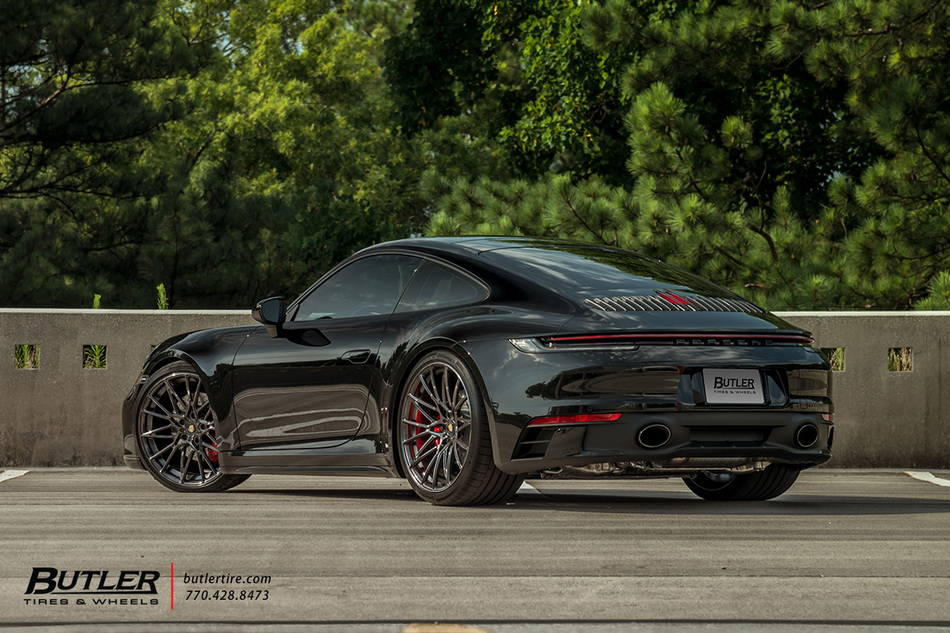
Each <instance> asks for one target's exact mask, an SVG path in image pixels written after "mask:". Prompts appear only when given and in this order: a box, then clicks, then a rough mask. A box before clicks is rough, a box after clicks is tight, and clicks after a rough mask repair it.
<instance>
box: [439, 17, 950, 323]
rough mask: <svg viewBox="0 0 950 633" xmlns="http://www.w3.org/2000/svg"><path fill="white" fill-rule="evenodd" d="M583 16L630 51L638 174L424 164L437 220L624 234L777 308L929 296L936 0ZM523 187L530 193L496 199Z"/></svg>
mask: <svg viewBox="0 0 950 633" xmlns="http://www.w3.org/2000/svg"><path fill="white" fill-rule="evenodd" d="M664 11H665V12H666V13H664ZM582 19H583V21H584V24H583V33H584V42H585V43H586V45H587V46H589V47H590V48H591V49H592V50H593V51H594V52H600V51H603V50H605V47H610V46H616V47H619V48H623V49H624V50H626V51H627V53H626V55H627V56H628V57H629V58H631V59H633V61H632V62H630V63H628V64H626V65H625V66H624V67H623V68H622V69H620V70H619V71H618V72H620V73H621V74H622V82H621V83H622V90H623V96H624V99H626V100H627V102H629V107H628V108H627V110H626V114H625V118H624V122H623V126H624V129H623V134H624V135H625V138H626V140H627V146H628V153H627V158H626V163H625V166H626V169H627V171H628V173H629V176H630V179H631V181H632V185H630V186H623V187H622V190H620V191H611V190H609V188H608V189H606V190H605V189H604V185H603V183H602V181H601V180H597V179H593V180H591V179H578V178H577V175H576V174H575V175H574V179H575V182H571V181H570V180H568V179H565V178H563V177H558V178H553V179H552V178H550V177H549V176H544V175H540V174H539V175H538V177H536V178H535V179H534V180H533V182H532V183H531V184H530V185H527V186H526V185H525V183H522V182H515V183H489V182H485V181H478V180H471V179H468V180H463V181H456V182H454V183H446V182H445V181H442V182H439V181H438V180H437V179H436V180H430V190H431V191H432V192H433V194H434V195H436V196H438V200H439V203H438V210H439V212H438V213H437V214H436V215H435V216H434V218H433V221H432V223H431V225H430V230H431V231H432V232H434V233H452V232H468V231H479V232H512V231H514V232H521V233H528V234H536V233H543V234H545V235H556V236H571V237H577V238H581V239H586V240H591V241H600V242H606V243H616V244H620V245H622V246H625V247H627V248H633V249H635V250H640V251H644V252H647V253H649V254H652V255H655V256H657V257H660V258H663V259H666V260H668V261H671V262H672V263H675V264H677V265H680V266H683V267H685V268H688V269H691V270H694V271H696V272H698V273H700V274H703V275H706V276H709V277H711V278H713V279H716V280H717V281H720V282H722V283H724V284H725V285H728V286H729V287H731V288H733V289H735V290H738V291H742V292H744V293H745V294H746V295H748V296H750V297H752V298H754V299H756V300H758V301H759V302H761V303H763V304H766V305H768V306H770V307H774V308H799V309H812V308H822V307H828V308H831V307H838V308H845V307H848V308H868V307H876V308H901V307H905V308H906V307H908V306H910V305H911V304H913V303H914V302H915V301H917V300H919V299H920V298H921V297H922V296H923V295H924V294H925V293H927V292H929V293H931V296H932V297H938V296H939V295H940V286H939V283H938V282H939V278H938V277H937V275H938V273H939V272H940V271H945V270H947V269H948V268H950V259H948V258H950V251H948V248H947V246H948V244H947V240H948V239H950V237H948V236H950V231H948V229H950V226H948V225H947V223H948V222H950V213H948V209H947V204H946V203H947V193H948V191H947V188H946V185H947V183H948V182H950V181H948V180H947V174H948V173H950V169H948V167H950V166H948V163H947V156H948V151H950V146H948V144H947V143H948V138H950V134H948V133H950V128H948V120H947V114H948V107H947V106H948V103H947V94H948V93H947V89H946V88H947V69H948V61H950V57H948V51H947V46H946V40H945V38H944V37H943V35H942V33H943V32H945V29H946V27H947V26H948V20H950V7H948V6H947V5H946V4H945V3H939V2H913V1H910V2H908V1H904V0H879V1H878V0H834V1H832V2H828V3H822V4H819V5H813V4H806V3H804V2H791V1H786V2H774V3H773V2H755V1H750V0H737V1H735V2H731V3H720V2H695V3H683V6H679V7H671V6H668V5H666V4H664V3H646V2H630V1H625V0H610V1H608V2H606V3H605V4H604V5H599V4H598V5H590V6H588V7H586V8H585V10H584V11H582ZM520 196H525V197H526V199H527V198H530V199H532V200H534V203H535V204H539V205H542V210H541V211H540V212H536V213H534V215H533V216H525V215H521V214H519V213H518V211H516V210H513V211H506V209H508V208H513V209H517V208H519V207H518V205H516V204H514V198H516V197H520ZM502 201H504V202H502ZM570 215H574V216H575V217H576V219H575V222H574V224H572V225H571V226H569V227H568V219H569V218H570ZM553 218H561V220H555V219H553ZM565 227H567V228H565ZM932 279H935V280H936V281H935V282H934V284H937V285H933V284H931V286H930V287H929V289H928V283H930V282H931V280H932ZM934 301H936V299H935V300H934ZM933 304H934V302H930V303H927V304H925V305H933Z"/></svg>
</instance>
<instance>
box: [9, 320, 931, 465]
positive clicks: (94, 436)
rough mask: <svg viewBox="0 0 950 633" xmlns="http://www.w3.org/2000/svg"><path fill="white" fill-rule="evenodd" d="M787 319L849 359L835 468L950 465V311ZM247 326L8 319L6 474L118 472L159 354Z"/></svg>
mask: <svg viewBox="0 0 950 633" xmlns="http://www.w3.org/2000/svg"><path fill="white" fill-rule="evenodd" d="M781 316H783V317H785V318H786V319H788V320H789V321H791V322H792V323H794V324H796V325H798V326H800V327H803V328H805V329H808V330H810V331H811V332H813V333H814V334H815V338H816V340H817V345H818V346H819V347H825V348H832V347H834V348H843V349H844V371H842V372H837V373H836V374H835V384H834V398H835V406H836V412H835V422H836V431H835V434H836V436H835V447H834V453H835V457H834V459H832V460H831V462H829V465H831V466H839V467H899V468H948V467H950V397H948V396H945V395H944V393H943V387H944V380H945V379H947V380H950V312H937V313H893V312H888V313H868V312H855V313H835V312H825V313H814V312H796V313H781ZM248 323H253V321H252V320H251V318H250V314H249V313H248V312H246V311H240V312H234V311H200V312H199V311H157V310H147V311H146V310H143V311H126V310H10V309H2V310H0V468H2V467H5V466H6V467H12V466H80V465H82V466H103V465H116V464H121V463H122V457H121V455H122V448H121V447H122V443H121V440H122V438H121V431H120V428H119V412H120V407H121V404H122V400H123V399H124V397H125V395H126V394H127V393H128V390H129V388H130V387H131V386H132V383H133V382H134V381H135V379H136V378H137V377H138V375H139V374H138V372H139V370H140V369H141V366H142V361H143V360H144V358H145V355H146V354H147V353H148V351H149V349H150V348H151V346H153V345H156V344H157V343H159V342H161V341H162V340H164V339H165V338H167V337H168V336H171V335H174V334H178V333H180V332H187V331H192V330H198V329H203V328H208V327H216V326H226V325H244V324H248ZM16 345H38V346H39V349H40V361H39V369H16V366H15V365H16V363H15V355H14V350H15V346H16ZM84 345H105V346H106V354H107V357H106V358H107V366H106V368H105V369H83V346H84ZM889 348H911V349H912V350H913V356H912V363H913V364H912V370H911V371H906V372H889V371H888V367H887V353H888V349H889Z"/></svg>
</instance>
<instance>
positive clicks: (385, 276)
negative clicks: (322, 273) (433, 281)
mask: <svg viewBox="0 0 950 633" xmlns="http://www.w3.org/2000/svg"><path fill="white" fill-rule="evenodd" d="M421 263H422V260H421V259H419V258H418V257H410V256H408V255H373V256H370V257H364V258H363V259H358V260H356V261H355V262H353V263H352V264H350V265H348V266H346V267H345V268H342V269H340V270H339V271H337V272H336V273H334V274H333V276H331V277H330V278H329V279H327V280H325V281H324V282H323V283H321V284H320V285H319V286H317V287H316V288H314V289H313V290H312V291H311V292H310V294H308V295H307V296H306V297H304V299H303V301H301V302H300V305H299V307H298V308H297V312H296V314H295V315H294V321H313V320H316V319H326V318H333V319H342V318H346V317H354V316H368V315H374V314H392V312H393V309H395V307H396V303H397V302H398V301H399V297H401V296H402V293H403V291H405V289H406V286H408V285H409V281H410V280H411V279H412V276H413V275H414V274H415V272H416V270H417V269H418V268H419V266H420V264H421Z"/></svg>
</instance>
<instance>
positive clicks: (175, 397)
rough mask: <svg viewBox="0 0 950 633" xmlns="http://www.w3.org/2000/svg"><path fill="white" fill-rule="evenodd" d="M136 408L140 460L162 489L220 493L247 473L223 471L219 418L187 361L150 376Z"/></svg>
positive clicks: (244, 477) (241, 479)
mask: <svg viewBox="0 0 950 633" xmlns="http://www.w3.org/2000/svg"><path fill="white" fill-rule="evenodd" d="M137 408H138V414H137V417H136V424H135V426H136V429H135V430H136V441H137V442H138V449H139V455H140V456H141V458H142V464H143V465H144V466H145V469H146V470H147V471H148V472H149V474H150V475H152V477H154V478H155V480H156V481H158V483H160V484H162V485H163V486H165V487H166V488H170V489H172V490H174V491H176V492H220V491H222V490H227V489H228V488H233V487H234V486H236V485H238V484H239V483H241V482H242V481H244V480H246V479H247V478H248V477H250V475H226V474H224V473H223V472H221V466H220V464H219V463H218V451H217V448H218V444H217V422H218V420H217V416H216V415H215V413H214V410H213V409H212V407H211V402H210V400H209V399H208V392H207V389H205V386H204V384H203V383H202V382H201V378H200V377H199V376H198V374H197V373H195V371H194V370H193V369H192V367H191V366H190V365H188V364H187V363H184V362H175V363H171V364H169V365H166V366H164V367H162V368H161V369H159V370H158V371H157V372H155V373H154V374H153V375H152V376H151V377H149V379H148V380H147V381H146V383H145V385H144V386H143V388H142V393H141V395H140V396H139V400H138V405H137Z"/></svg>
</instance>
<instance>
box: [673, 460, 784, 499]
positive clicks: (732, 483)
mask: <svg viewBox="0 0 950 633" xmlns="http://www.w3.org/2000/svg"><path fill="white" fill-rule="evenodd" d="M799 472H800V471H798V470H793V469H792V468H791V467H789V466H786V465H785V464H772V465H771V466H769V467H767V468H766V469H765V470H760V471H759V472H755V473H748V474H742V475H737V474H733V473H713V472H703V473H699V474H698V475H696V476H694V477H684V478H683V481H685V482H686V486H687V487H688V488H689V489H690V490H692V491H693V492H694V493H696V494H697V495H699V496H700V497H702V498H703V499H707V500H709V501H765V500H766V499H774V498H775V497H777V496H779V495H780V494H782V493H783V492H785V491H786V490H788V489H789V488H791V487H792V484H793V483H795V480H796V479H798V473H799Z"/></svg>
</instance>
